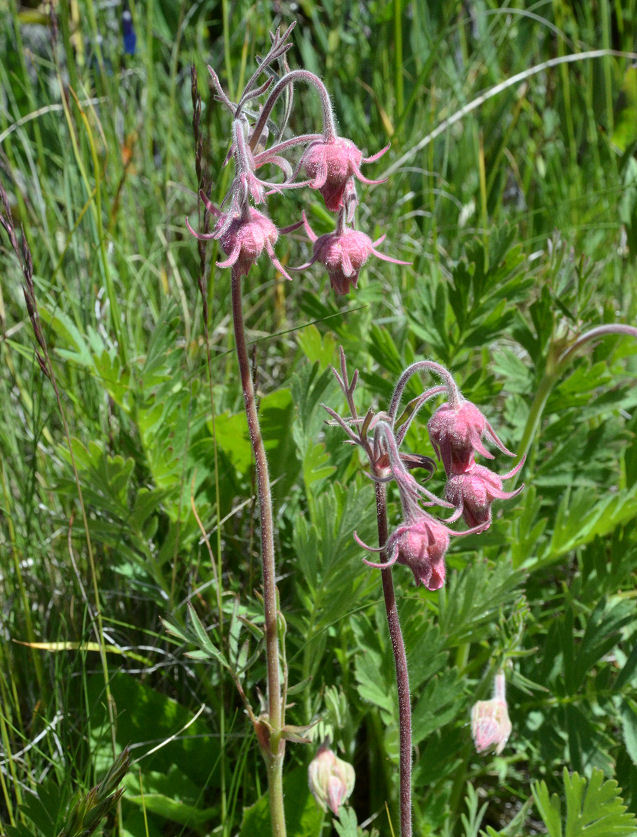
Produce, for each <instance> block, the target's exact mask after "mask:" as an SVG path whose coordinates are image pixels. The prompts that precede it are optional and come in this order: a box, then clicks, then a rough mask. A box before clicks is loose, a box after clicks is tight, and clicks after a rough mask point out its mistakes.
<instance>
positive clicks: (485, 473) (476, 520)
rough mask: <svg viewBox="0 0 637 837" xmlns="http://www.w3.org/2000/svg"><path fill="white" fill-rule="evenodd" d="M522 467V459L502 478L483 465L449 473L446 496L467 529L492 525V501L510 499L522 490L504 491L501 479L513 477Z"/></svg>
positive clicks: (520, 488)
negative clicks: (461, 471) (458, 472)
mask: <svg viewBox="0 0 637 837" xmlns="http://www.w3.org/2000/svg"><path fill="white" fill-rule="evenodd" d="M523 465H524V459H523V460H522V461H521V462H519V463H518V465H516V466H515V468H514V469H513V470H512V471H510V472H509V473H508V474H505V475H504V476H503V477H500V476H498V474H494V473H493V471H490V470H489V469H488V468H485V467H484V465H476V464H473V465H472V466H471V467H470V468H468V469H467V470H466V471H465V472H464V473H461V474H452V475H451V476H450V477H449V479H448V480H447V485H446V488H445V497H446V499H447V500H449V502H450V503H453V505H454V506H455V507H456V509H457V513H458V514H460V513H461V514H462V516H463V518H464V520H465V523H466V524H467V526H480V525H483V524H485V525H487V526H488V525H490V524H491V503H492V502H493V501H494V500H510V499H511V498H512V497H516V496H517V495H518V494H519V493H520V491H522V489H523V488H524V486H523V485H521V486H520V487H519V488H518V489H516V490H515V491H503V490H502V480H506V479H509V478H510V477H513V476H515V475H516V474H517V473H518V471H519V470H520V468H521V467H522V466H523Z"/></svg>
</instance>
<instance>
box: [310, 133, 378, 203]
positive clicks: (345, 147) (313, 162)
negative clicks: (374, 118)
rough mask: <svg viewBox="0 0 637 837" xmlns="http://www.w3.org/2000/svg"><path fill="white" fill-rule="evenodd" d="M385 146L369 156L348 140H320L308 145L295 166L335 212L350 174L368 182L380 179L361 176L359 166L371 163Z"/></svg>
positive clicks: (375, 182) (341, 200)
mask: <svg viewBox="0 0 637 837" xmlns="http://www.w3.org/2000/svg"><path fill="white" fill-rule="evenodd" d="M388 148H389V146H386V147H385V148H383V149H382V151H379V152H378V153H377V154H374V155H373V156H371V157H363V152H362V151H361V150H360V149H359V148H357V147H356V146H355V145H354V143H353V142H352V141H351V140H348V139H345V138H344V137H333V138H332V139H321V140H319V141H317V142H313V143H312V144H311V145H310V146H308V148H307V149H306V151H305V152H304V153H303V156H302V157H301V160H300V162H299V167H300V168H303V169H304V170H305V173H306V174H307V176H308V178H309V181H310V186H311V188H312V189H318V190H319V192H320V193H321V194H322V195H323V200H324V201H325V206H326V207H327V208H328V209H330V210H331V211H332V212H338V210H339V209H341V207H342V206H343V195H344V193H345V188H346V186H347V183H348V181H349V179H350V178H351V177H356V178H357V179H358V180H360V181H361V182H362V183H369V184H372V185H374V184H377V183H383V182H384V181H383V180H369V179H368V178H367V177H364V176H363V175H362V174H361V170H360V165H361V163H373V162H375V161H376V160H378V159H379V158H380V157H381V156H382V155H383V154H384V153H385V151H387V149H388Z"/></svg>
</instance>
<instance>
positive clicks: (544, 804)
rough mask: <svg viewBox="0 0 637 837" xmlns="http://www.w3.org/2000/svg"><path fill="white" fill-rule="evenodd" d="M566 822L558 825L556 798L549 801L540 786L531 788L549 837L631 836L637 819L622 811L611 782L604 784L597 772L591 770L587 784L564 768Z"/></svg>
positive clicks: (551, 797) (543, 786)
mask: <svg viewBox="0 0 637 837" xmlns="http://www.w3.org/2000/svg"><path fill="white" fill-rule="evenodd" d="M563 781H564V797H565V800H566V821H565V822H564V824H562V820H561V805H560V801H559V799H558V797H557V795H556V794H552V795H551V796H550V797H549V793H548V788H547V787H546V784H545V783H544V782H535V783H534V784H533V786H532V791H533V796H534V798H535V803H536V805H537V807H538V810H539V812H540V816H541V817H542V819H543V821H544V824H545V825H546V827H547V829H548V833H549V837H562V834H563V835H564V837H620V835H626V837H628V836H629V835H634V834H635V831H636V829H637V818H635V816H634V814H632V813H630V812H629V811H627V810H626V806H625V805H624V803H623V800H622V798H621V796H620V792H621V791H620V789H619V787H618V785H617V782H616V781H615V780H614V779H608V780H606V781H604V774H603V772H602V771H601V770H593V772H592V774H591V777H590V779H589V780H587V779H585V778H584V777H583V776H580V775H579V774H578V773H572V774H569V772H568V770H567V769H566V768H564V772H563Z"/></svg>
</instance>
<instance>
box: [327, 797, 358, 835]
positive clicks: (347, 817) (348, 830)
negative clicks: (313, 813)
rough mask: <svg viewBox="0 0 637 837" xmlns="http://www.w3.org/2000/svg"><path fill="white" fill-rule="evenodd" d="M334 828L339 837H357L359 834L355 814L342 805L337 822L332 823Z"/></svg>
mask: <svg viewBox="0 0 637 837" xmlns="http://www.w3.org/2000/svg"><path fill="white" fill-rule="evenodd" d="M333 825H334V828H335V829H336V831H337V832H338V835H339V837H358V835H359V834H360V833H361V831H360V829H359V828H358V820H357V819H356V812H355V811H354V810H353V809H352V808H349V807H345V806H344V805H343V806H342V807H341V808H340V810H339V812H338V821H337V820H334V821H333Z"/></svg>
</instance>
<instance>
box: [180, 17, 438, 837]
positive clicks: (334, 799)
mask: <svg viewBox="0 0 637 837" xmlns="http://www.w3.org/2000/svg"><path fill="white" fill-rule="evenodd" d="M292 29H293V25H292V26H290V27H288V29H287V30H286V31H285V32H284V33H283V34H281V33H280V32H279V30H278V29H277V30H276V31H275V32H274V33H272V34H271V36H270V37H271V41H272V44H271V47H270V49H269V51H268V53H267V54H266V55H265V56H264V57H263V58H262V59H258V67H257V69H256V70H255V71H254V73H253V74H252V76H251V77H250V78H249V79H248V82H247V84H246V85H245V87H244V88H243V91H242V92H241V94H240V96H239V98H238V100H237V101H236V102H233V101H231V100H230V98H229V97H228V95H227V94H226V93H225V91H224V89H223V87H222V85H221V83H220V81H219V78H218V77H217V74H216V73H215V71H214V70H213V69H212V67H209V68H208V70H209V73H210V78H211V80H212V85H213V87H214V89H215V93H216V98H217V100H218V101H220V102H221V103H222V104H223V106H224V107H225V108H226V110H227V111H228V112H229V114H230V116H231V120H232V122H231V135H230V143H229V150H228V153H227V155H226V159H225V163H232V164H233V166H234V174H233V178H232V181H231V184H230V187H229V189H228V191H227V193H226V195H225V197H224V198H223V200H222V201H221V203H220V205H219V207H218V208H217V207H216V206H215V205H214V204H213V203H212V201H211V200H210V198H209V196H208V195H207V194H206V189H207V187H208V184H209V182H210V181H209V179H208V177H206V178H204V177H203V176H202V172H203V168H202V165H201V163H202V156H203V143H202V141H201V136H200V134H199V133H198V125H199V118H200V110H201V107H200V106H201V100H200V99H199V98H198V93H197V85H196V74H195V73H194V72H193V102H194V105H195V118H194V119H193V127H194V131H195V148H196V151H195V167H196V173H197V179H198V188H199V195H200V198H201V201H202V203H203V206H204V223H203V229H202V230H201V231H200V232H198V231H196V230H194V229H193V228H192V227H191V226H190V223H189V222H188V220H186V225H187V227H188V229H189V230H190V232H191V233H192V234H193V235H194V236H195V237H196V238H197V239H198V240H199V241H209V240H214V241H218V242H219V244H220V246H221V249H222V250H223V252H224V253H225V258H222V259H221V260H219V261H218V262H217V265H216V266H217V267H218V268H230V269H231V271H232V272H231V288H232V293H231V296H232V314H233V326H234V335H235V344H236V350H237V359H238V363H239V371H240V376H241V388H242V391H243V399H244V405H245V411H246V417H247V422H248V428H249V435H250V442H251V445H252V450H253V454H254V460H255V471H256V482H257V494H258V498H259V515H260V524H261V526H260V535H261V553H262V570H263V610H264V626H265V629H264V638H265V656H266V668H267V711H266V712H265V713H262V714H261V715H258V714H257V713H255V712H254V711H253V710H252V707H251V705H250V702H249V699H248V697H247V696H246V695H245V694H243V692H242V697H243V698H244V702H246V704H247V707H246V708H247V711H248V717H249V718H250V719H251V720H252V723H253V726H254V731H255V734H256V737H257V740H258V742H259V746H260V748H261V752H262V754H263V758H264V761H265V765H266V770H267V775H268V791H269V801H270V816H271V825H272V833H273V835H276V837H285V834H286V824H285V814H284V809H283V781H282V766H283V758H284V754H285V743H286V740H298V735H297V734H296V733H295V732H294V731H293V730H292V728H291V727H289V726H287V725H286V723H285V713H286V692H287V673H286V672H287V669H286V666H285V655H284V654H283V655H282V654H281V653H280V647H279V639H280V623H281V621H282V615H281V614H280V612H279V610H278V600H277V590H276V583H275V579H276V565H275V552H274V514H273V506H272V491H271V486H270V477H269V470H268V460H267V456H266V451H265V445H264V441H263V436H262V433H261V428H260V424H259V415H258V409H257V400H256V396H255V390H254V382H253V374H252V369H251V366H250V361H249V358H248V349H247V343H246V335H245V326H244V321H243V307H242V287H241V286H242V279H243V277H247V276H248V275H249V273H250V271H251V269H252V268H253V266H255V265H256V263H257V261H258V260H259V258H260V257H261V255H262V254H263V253H264V252H265V254H266V255H267V256H268V258H269V259H270V262H271V264H272V265H273V267H274V268H275V269H276V270H277V271H278V272H279V273H280V274H281V275H282V276H285V277H286V278H287V279H290V278H291V277H290V275H289V274H288V272H287V271H286V269H285V267H284V265H283V263H282V261H281V260H280V259H279V257H278V256H277V255H276V253H275V249H274V248H275V246H276V245H277V242H278V241H279V240H280V235H281V234H282V233H288V232H291V231H292V230H294V229H296V228H297V227H299V226H301V224H305V228H306V231H307V233H308V235H309V237H310V239H311V240H312V241H313V243H314V253H313V257H312V259H311V260H310V261H309V262H308V263H307V264H305V265H303V266H302V267H303V268H305V267H309V265H310V264H312V263H313V262H314V261H320V262H321V263H322V264H323V265H324V266H325V267H326V268H327V271H328V274H329V277H330V282H331V285H332V287H333V288H334V290H335V292H336V293H337V294H344V293H346V292H347V291H348V290H349V289H350V287H356V284H357V281H358V275H359V272H360V270H361V268H362V266H363V265H364V264H365V262H366V261H367V259H368V258H369V257H370V255H375V256H377V257H378V258H381V259H384V260H385V261H391V262H394V263H397V264H406V262H400V261H399V260H398V259H393V258H391V257H389V256H385V255H383V254H381V253H379V252H378V251H377V250H376V249H375V247H376V245H377V244H380V242H381V241H382V239H379V240H378V241H376V242H372V240H371V239H370V238H369V236H367V235H366V234H365V233H364V232H361V231H359V230H357V229H355V227H354V215H355V209H356V205H357V200H358V199H357V195H356V186H355V181H356V180H358V181H360V182H363V183H373V182H375V181H371V180H369V179H368V178H366V177H364V176H363V174H362V173H361V171H360V166H361V163H362V162H364V161H365V159H364V158H363V153H362V151H360V149H358V148H357V146H356V145H355V143H354V142H352V141H351V140H349V139H346V138H344V137H339V136H337V133H336V125H335V120H334V114H333V111H332V103H331V100H330V97H329V94H328V92H327V90H326V88H325V85H324V84H323V82H322V81H321V80H320V79H319V78H318V76H316V75H314V74H313V73H310V72H308V71H307V70H303V69H298V70H290V68H289V66H288V64H287V61H286V60H285V54H286V52H287V51H288V50H289V49H290V46H291V44H290V43H288V38H289V36H290V33H291V32H292ZM264 75H265V76H266V78H265V79H263V76H264ZM298 83H303V84H307V85H309V86H310V88H312V89H313V91H315V92H316V93H318V96H319V98H320V102H321V106H322V115H323V124H322V130H321V132H320V133H311V134H302V135H298V136H285V133H286V130H287V122H288V119H289V116H290V111H291V102H292V95H291V94H292V91H293V89H294V86H295V85H297V84H298ZM284 93H285V94H286V95H287V94H288V93H289V94H290V95H289V97H288V104H287V106H286V107H285V108H284V111H283V115H282V124H281V125H279V126H275V125H274V124H273V121H272V113H273V109H274V107H275V105H276V104H277V102H278V101H279V99H280V98H281V97H282V96H283V94H284ZM270 137H274V138H275V139H274V141H273V142H271V143H270V144H268V143H269V138H270ZM385 150H386V149H383V152H384V151H385ZM383 152H380V153H379V154H376V155H373V156H372V157H368V158H367V161H368V162H372V161H373V160H376V159H378V157H379V156H380V155H381V154H382V153H383ZM289 154H293V155H294V154H296V155H297V157H298V159H297V160H296V163H294V162H293V161H291V160H290V159H288V155H289ZM225 163H224V164H225ZM264 170H265V171H266V172H268V171H269V170H273V171H274V174H273V175H271V177H272V178H273V179H269V176H268V175H266V176H263V173H264ZM301 172H303V173H304V174H305V175H306V176H307V178H308V179H307V180H305V181H298V180H297V175H298V174H300V173H301ZM281 178H282V179H281ZM304 186H306V187H310V188H312V189H317V190H319V191H320V192H321V194H322V196H323V198H324V200H325V204H326V206H327V208H328V209H329V210H330V211H331V212H337V213H338V216H337V220H336V229H335V231H334V232H333V233H330V234H327V235H323V236H321V237H317V236H316V235H315V234H314V233H313V231H312V229H311V228H310V226H309V224H308V223H307V219H306V218H305V214H303V220H302V221H299V222H298V223H295V224H291V225H287V226H283V227H281V226H278V225H277V224H276V223H275V221H274V220H272V219H271V218H270V216H269V214H268V213H267V212H266V211H265V206H264V205H265V204H266V202H267V199H268V197H269V196H271V195H272V194H279V195H283V194H285V192H286V190H289V189H299V188H302V187H304ZM211 218H214V219H215V223H214V227H213V228H212V230H210V226H209V223H210V220H211ZM200 264H201V265H202V272H201V279H200V282H199V289H200V292H201V295H202V301H203V305H204V320H205V321H206V322H207V295H206V289H205V280H204V275H205V253H204V251H203V245H200ZM443 502H444V501H443ZM332 756H333V754H332ZM321 758H322V760H321V762H320V764H321V765H324V764H325V763H326V762H327V761H329V757H328V756H325V755H323V756H322V757H321ZM333 758H334V759H335V757H333ZM338 761H339V760H336V762H334V763H332V767H333V766H334V764H336V768H335V771H336V774H338V775H336V774H335V775H331V774H330V776H328V780H329V781H328V789H327V791H326V793H327V797H326V798H327V799H328V801H329V804H330V806H331V807H332V809H333V810H338V805H339V804H340V802H342V801H343V800H344V799H345V798H346V796H347V794H348V793H349V790H351V788H350V789H349V790H348V781H345V780H343V781H341V783H340V784H339V782H338V780H339V776H340V779H343V775H344V774H345V773H346V771H345V769H344V768H341V767H340V766H339V764H338ZM341 764H342V763H341ZM319 772H320V773H321V775H323V772H324V768H323V767H322V768H321V770H320V771H319ZM328 772H329V771H328ZM332 772H334V771H332ZM402 837H409V835H408V834H407V833H406V832H403V835H402Z"/></svg>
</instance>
